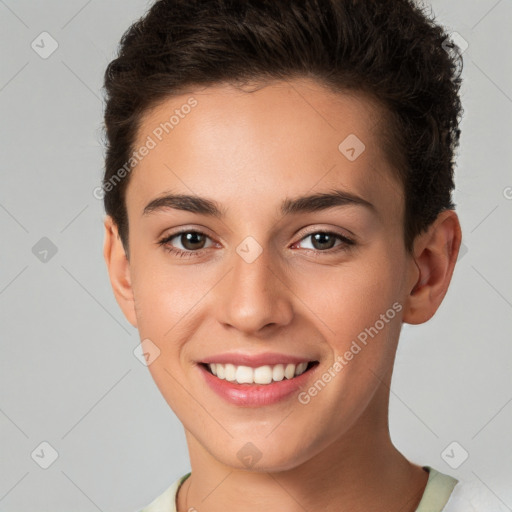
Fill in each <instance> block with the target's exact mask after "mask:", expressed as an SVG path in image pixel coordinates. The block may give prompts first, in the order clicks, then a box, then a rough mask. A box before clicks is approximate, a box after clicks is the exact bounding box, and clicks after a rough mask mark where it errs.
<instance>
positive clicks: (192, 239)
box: [179, 231, 205, 251]
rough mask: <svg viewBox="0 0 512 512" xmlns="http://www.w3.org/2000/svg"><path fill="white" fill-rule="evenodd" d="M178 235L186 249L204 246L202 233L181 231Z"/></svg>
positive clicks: (190, 249) (191, 249)
mask: <svg viewBox="0 0 512 512" xmlns="http://www.w3.org/2000/svg"><path fill="white" fill-rule="evenodd" d="M179 237H180V242H181V244H182V246H183V248H184V249H186V250H187V251H193V250H197V249H202V248H203V247H204V243H205V236H204V235H203V234H202V233H197V232H196V231H188V232H186V233H181V234H180V235H179Z"/></svg>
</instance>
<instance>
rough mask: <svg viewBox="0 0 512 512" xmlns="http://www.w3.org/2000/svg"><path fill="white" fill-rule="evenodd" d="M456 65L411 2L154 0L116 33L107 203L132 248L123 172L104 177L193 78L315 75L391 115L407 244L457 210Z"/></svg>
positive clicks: (109, 94)
mask: <svg viewBox="0 0 512 512" xmlns="http://www.w3.org/2000/svg"><path fill="white" fill-rule="evenodd" d="M461 70H462V58H461V52H460V51H459V49H458V48H457V47H456V46H455V45H453V44H452V43H451V42H450V40H449V37H448V34H447V33H446V32H445V31H444V29H443V28H442V27H441V26H439V25H438V24H436V23H435V22H434V18H433V16H432V15H431V14H428V13H427V12H426V10H425V8H423V9H422V8H420V7H419V6H418V5H416V4H415V3H414V2H413V1H412V0H363V1H358V0H246V1H239V0H238V1H237V0H158V1H156V2H155V3H154V5H153V6H152V7H151V8H150V9H149V10H148V12H147V13H146V14H145V15H144V16H143V17H142V18H140V19H139V20H138V21H137V22H135V23H134V24H133V25H132V26H131V27H129V29H128V30H127V31H126V32H125V33H124V34H123V36H122V39H121V42H120V46H119V50H118V55H117V57H116V58H115V59H114V60H112V62H110V63H109V65H108V67H107V69H106V71H105V77H104V89H105V91H106V109H105V131H106V136H107V148H106V156H105V175H104V178H103V190H104V206H105V211H106V213H107V214H109V215H111V216H112V218H113V219H114V221H115V223H116V225H117V226H118V230H119V236H120V238H121V240H122V242H123V246H124V248H125V251H126V253H127V254H128V249H129V248H128V217H127V211H126V204H125V192H126V187H127V184H128V182H129V177H130V175H129V173H128V175H127V176H126V177H124V179H122V180H121V181H120V182H119V183H118V184H117V185H116V186H110V187H108V188H107V187H106V185H107V184H108V183H109V181H110V183H111V180H112V177H113V176H114V175H115V174H116V173H117V172H118V170H119V169H120V168H122V167H123V166H126V162H128V160H129V159H130V155H131V153H132V152H133V150H134V147H133V146H134V142H135V139H136V136H137V131H138V129H139V127H140V123H141V118H142V116H143V114H144V113H145V112H147V111H148V110H149V109H150V108H152V107H154V106H155V105H157V104H158V103H159V102H161V101H163V100H165V99H166V98H168V97H170V96H172V95H175V94H178V93H179V91H180V90H182V89H183V88H185V87H188V86H192V85H201V86H205V85H206V86H207V85H213V84H217V83H221V82H227V83H244V82H249V81H250V82H255V81H257V80H262V81H265V80H273V79H277V80H279V79H288V78H293V77H312V78H315V79H316V80H318V81H319V82H320V83H321V84H323V85H326V86H328V87H330V88H332V89H333V90H335V91H343V90H346V91H348V90H355V91H362V92H365V93H369V94H370V95H371V96H372V97H373V98H375V99H376V100H377V101H378V102H379V103H380V104H381V105H383V106H384V107H385V109H386V111H387V112H389V113H390V116H389V119H390V123H389V124H390V126H389V127H388V128H389V130H388V132H389V138H390V140H391V142H392V144H391V146H392V151H391V152H390V156H391V160H392V163H393V168H394V170H395V171H396V174H397V176H398V178H399V180H400V182H401V183H402V184H403V187H404V194H405V215H404V220H403V222H404V224H403V227H404V243H405V246H406V248H407V250H408V251H411V250H412V244H413V241H414V238H415V237H416V235H418V234H419V233H421V232H422V231H424V230H425V229H426V228H427V227H428V226H429V225H430V224H431V223H432V222H433V221H434V220H435V218H436V217H437V215H438V214H439V213H440V212H441V211H442V210H444V209H453V208H454V204H453V202H452V199H451V193H452V190H453V188H454V181H453V167H454V151H455V149H456V147H457V145H458V143H459V137H460V129H459V121H460V118H461V115H462V107H461V103H460V99H459V89H460V85H461V78H460V74H461ZM388 149H389V144H388ZM123 174H124V173H123Z"/></svg>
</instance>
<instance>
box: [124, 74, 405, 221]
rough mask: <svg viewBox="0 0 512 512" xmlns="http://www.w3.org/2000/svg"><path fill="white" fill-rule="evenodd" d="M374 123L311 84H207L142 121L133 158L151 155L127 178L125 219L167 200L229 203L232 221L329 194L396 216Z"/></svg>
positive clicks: (379, 122) (351, 102) (345, 100)
mask: <svg viewBox="0 0 512 512" xmlns="http://www.w3.org/2000/svg"><path fill="white" fill-rule="evenodd" d="M249 91H250V92H249ZM383 121H384V111H383V110H382V109H381V107H380V106H379V105H378V104H377V103H376V102H375V101H373V100H372V99H370V98H369V97H366V96H363V95H362V94H355V93H352V94H348V93H335V92H333V91H330V90H328V89H326V88H325V87H323V86H321V85H320V84H318V83H317V82H315V81H313V80H310V79H300V80H286V81H284V80H283V81H275V82H271V83H270V84H259V85H257V86H248V87H247V86H246V87H244V89H243V90H241V89H240V88H236V87H235V86H234V85H231V84H216V85H214V86H208V87H203V88H196V89H191V90H190V91H188V92H185V93H182V94H180V95H176V96H172V97H169V98H167V99H166V100H165V101H162V102H161V103H160V104H158V105H157V106H156V107H154V108H152V109H151V110H149V111H147V112H146V113H145V115H144V117H143V119H142V122H141V125H140V128H139V131H138V133H137V138H136V141H135V144H134V148H133V149H134V150H136V151H137V150H139V149H141V148H142V147H144V146H147V147H148V148H151V149H150V150H148V151H144V153H145V156H144V157H142V158H140V160H139V162H138V163H137V165H136V166H135V168H134V170H133V171H132V176H131V178H130V183H129V185H128V189H127V193H126V201H127V205H128V210H129V215H130V211H132V215H133V213H134V212H140V214H142V211H143V209H144V207H145V205H146V204H147V203H148V201H150V200H151V199H154V198H155V197H157V196H158V195H161V194H163V193H164V192H169V191H172V192H173V193H182V194H192V195H200V196H205V197H206V196H207V197H213V196H214V197H215V199H216V201H218V202H219V203H221V204H224V203H225V204H228V203H232V204H233V202H234V201H235V200H236V201H238V202H239V204H238V205H236V206H233V207H234V208H235V211H236V213H239V208H240V206H241V205H242V204H243V205H244V206H243V207H244V209H245V210H247V209H251V208H252V211H253V212H254V211H263V209H264V207H265V205H268V207H269V208H270V206H271V205H273V204H274V205H277V204H278V203H279V204H280V203H281V201H282V198H283V196H284V195H286V196H287V197H289V196H290V197H293V196H296V195H302V194H304V193H305V192H315V191H325V190H327V189H329V188H336V189H339V188H342V189H345V190H347V191H350V192H352V193H354V194H357V195H360V196H362V197H364V198H365V199H366V200H368V201H369V202H372V203H373V204H376V206H377V207H378V208H380V209H381V210H383V211H385V212H386V214H387V215H390V216H396V215H401V203H402V201H401V199H402V187H401V185H400V184H399V183H398V181H397V180H396V179H395V177H394V173H393V172H392V169H391V167H390V165H389V163H388V162H387V159H386V158H385V155H384V152H383V151H382V148H381V143H380V142H381V141H380V133H381V132H382V130H383V129H385V123H384V122H383ZM383 192H384V194H383ZM262 199H263V200H264V203H262ZM386 199H387V200H386ZM255 208H257V210H255ZM258 209H259V210H258ZM235 211H233V214H235ZM137 215H139V214H137Z"/></svg>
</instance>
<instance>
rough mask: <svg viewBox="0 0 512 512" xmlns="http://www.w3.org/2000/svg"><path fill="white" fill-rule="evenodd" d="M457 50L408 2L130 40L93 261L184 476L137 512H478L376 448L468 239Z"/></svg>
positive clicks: (344, 1)
mask: <svg viewBox="0 0 512 512" xmlns="http://www.w3.org/2000/svg"><path fill="white" fill-rule="evenodd" d="M447 37H448V36H447V34H446V33H445V32H444V30H443V29H442V28H441V27H440V26H439V25H437V24H436V23H434V21H433V19H431V18H430V17H429V16H428V15H427V14H426V12H424V11H422V10H421V9H420V8H419V7H418V6H416V5H415V4H414V3H413V2H412V1H408V0H379V1H376V0H374V1H371V0H368V1H363V2H361V1H355V0H322V1H318V0H290V1H286V2H284V1H275V0H248V1H243V2H242V1H238V2H237V1H234V0H188V1H180V0H172V1H171V0H159V1H157V2H156V3H155V4H154V5H153V6H152V7H151V8H150V9H149V11H148V12H147V13H146V15H145V16H144V17H143V18H141V19H140V20H139V21H137V22H136V23H134V24H133V25H132V26H131V27H130V28H129V30H128V31H127V32H126V33H125V34H124V36H123V38H122V40H121V45H120V49H119V54H118V56H117V58H116V59H114V60H113V61H112V62H111V63H110V64H109V66H108V68H107V70H106V73H105V89H106V93H107V104H106V110H105V126H106V134H107V153H106V171H105V176H104V180H103V190H104V194H105V196H104V204H105V209H106V213H107V216H106V218H105V233H106V235H105V248H104V255H105V260H106V263H107V266H108V271H109V275H110V280H111V284H112V287H113V290H114V293H115V296H116V299H117V301H118V303H119V305H120V307H121V309H122V310H123V312H124V314H125V316H126V318H127V319H128V320H129V322H130V323H131V324H132V325H134V326H135V327H136V328H137V329H138V330H139V333H140V338H141V345H142V351H143V352H144V354H145V357H146V360H147V364H148V368H149V370H150V372H151V375H152V377H153V378H154V380H155V383H156V384H157V386H158V388H159V389H160V391H161V392H162V395H163V396H164V398H165V399H166V401H167V402H168V404H169V406H170V407H171V408H172V410H173V411H174V412H175V413H176V415H177V416H178V418H179V419H180V421H181V422H182V424H183V426H184V428H185V432H186V439H187V444H188V449H189V454H190V462H191V469H192V470H191V472H190V473H188V474H186V475H184V476H183V477H181V478H180V479H178V480H177V481H176V482H174V483H173V484H172V485H171V486H170V487H169V488H168V489H166V491H165V492H164V493H163V494H161V495H160V496H158V497H157V498H155V499H154V500H153V502H152V503H151V504H149V505H148V506H147V507H146V508H145V509H144V511H146V512H156V511H159V512H161V511H168V512H171V511H176V510H177V511H178V512H184V511H191V510H197V511H199V512H202V511H205V512H206V511H208V512H215V511H221V510H226V508H227V507H229V508H233V509H234V510H243V511H247V512H250V511H257V510H263V509H265V510H276V511H277V510H279V511H302V510H307V511H309V512H314V511H335V510H336V511H337V510H350V511H353V512H363V511H367V510H382V511H388V510H389V511H401V512H413V511H416V512H427V511H428V512H440V511H444V512H455V511H462V510H465V511H466V510H471V509H469V508H467V507H469V506H477V505H476V502H475V500H474V498H472V497H471V496H470V494H469V493H470V491H469V490H467V488H466V487H464V486H462V485H461V484H460V483H458V481H457V480H456V479H454V478H453V477H451V476H448V475H446V474H444V473H442V472H441V471H438V470H436V469H435V468H432V467H430V466H419V465H416V464H413V463H411V462H410V461H408V460H407V459H406V458H405V457H404V456H403V455H402V454H401V453H400V452H399V451H398V450H397V449H396V448H395V447H394V445H393V444H392V442H391V439H390V435H389V428H388V401H389V387H390V383H391V377H392V371H393V362H394V358H395V354H396V349H397V344H398V340H399V335H400V330H401V326H402V323H404V322H405V323H409V324H420V323H423V322H426V321H428V320H429V319H430V318H431V317H432V316H433V315H434V313H435V312H436V310H437V308H438V307H439V305H440V303H441V301H442V300H443V297H444V296H445V294H446V291H447V289H448V286H449V283H450V280H451V277H452V273H453V269H454V266H455V263H456V259H457V255H458V251H459V246H460V242H461V230H460V225H459V221H458V218H457V215H456V213H455V211H454V204H453V202H452V199H451V192H452V190H453V188H454V183H453V167H454V158H453V155H454V150H455V148H456V146H457V144H458V141H459V135H460V130H459V127H458V123H459V121H460V116H461V104H460V100H459V95H458V93H459V87H460V81H461V79H460V55H459V54H458V52H457V50H456V48H455V47H454V46H453V45H452V44H450V43H449V41H448V39H447ZM471 500H473V501H471ZM465 507H466V508H465ZM479 510H480V509H479ZM482 510H483V509H482Z"/></svg>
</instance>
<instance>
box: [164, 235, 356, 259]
mask: <svg viewBox="0 0 512 512" xmlns="http://www.w3.org/2000/svg"><path fill="white" fill-rule="evenodd" d="M189 233H194V234H198V235H204V236H206V237H207V238H210V237H209V236H208V235H206V234H205V233H203V232H201V231H196V230H193V229H188V230H184V231H178V232H177V233H172V234H171V235H169V236H166V237H164V238H162V239H161V240H159V241H158V242H157V243H158V245H159V246H162V247H163V249H164V250H165V251H166V252H169V253H171V254H173V255H175V256H177V257H179V258H190V257H196V256H201V255H202V254H203V252H204V251H206V249H199V250H197V251H191V250H188V251H184V250H182V249H176V248H175V247H173V246H171V245H169V242H170V241H171V240H172V239H173V238H176V237H178V236H180V235H183V234H189ZM317 234H325V235H333V236H334V237H336V238H337V239H338V240H341V242H342V243H341V244H340V245H338V246H337V248H331V249H327V250H325V251H321V250H319V249H306V250H307V251H310V252H313V253H314V255H315V257H317V256H320V255H321V254H322V253H327V254H335V253H338V252H341V251H348V250H349V249H350V247H351V246H354V245H355V244H356V242H355V241H354V240H352V239H351V238H348V237H346V236H344V235H340V234H339V233H334V232H332V231H323V230H319V231H313V232H312V233H308V234H307V235H305V236H303V237H302V238H301V239H300V240H299V242H302V240H304V239H306V238H308V237H310V236H313V235H317ZM294 245H295V244H294ZM319 253H320V254H319Z"/></svg>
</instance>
